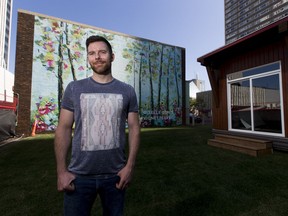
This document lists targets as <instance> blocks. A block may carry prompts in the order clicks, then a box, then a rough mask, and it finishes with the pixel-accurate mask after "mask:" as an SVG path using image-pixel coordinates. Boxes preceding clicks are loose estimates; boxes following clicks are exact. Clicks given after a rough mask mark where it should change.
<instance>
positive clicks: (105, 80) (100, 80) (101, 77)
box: [92, 72, 113, 83]
mask: <svg viewBox="0 0 288 216" xmlns="http://www.w3.org/2000/svg"><path fill="white" fill-rule="evenodd" d="M92 79H93V80H95V81H96V82H98V83H109V82H111V81H112V80H113V76H112V74H111V73H110V74H107V75H99V74H96V73H95V72H94V73H93V75H92Z"/></svg>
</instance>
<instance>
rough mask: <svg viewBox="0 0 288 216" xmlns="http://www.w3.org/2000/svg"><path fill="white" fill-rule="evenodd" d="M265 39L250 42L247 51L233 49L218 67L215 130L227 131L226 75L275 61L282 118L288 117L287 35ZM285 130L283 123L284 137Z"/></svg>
mask: <svg viewBox="0 0 288 216" xmlns="http://www.w3.org/2000/svg"><path fill="white" fill-rule="evenodd" d="M265 38H266V39H265V40H263V41H261V40H260V39H256V41H257V42H259V44H258V43H257V42H255V41H254V42H251V49H250V50H249V51H243V52H241V50H238V49H236V48H235V50H234V53H233V55H226V58H225V62H222V63H221V65H219V66H218V67H219V92H220V93H219V94H218V97H219V101H220V102H219V103H218V104H215V103H214V102H215V101H214V102H213V110H212V112H213V127H214V128H215V129H219V130H228V119H227V118H228V117H227V113H228V112H227V82H226V75H227V74H230V73H233V72H237V71H241V70H246V69H249V68H253V67H257V66H261V65H264V64H268V63H272V62H276V61H281V69H282V92H283V98H284V101H283V105H284V116H288V111H287V107H288V101H287V100H285V98H287V96H288V94H287V91H288V88H287V82H288V73H287V69H288V67H287V66H288V61H287V59H288V54H287V53H288V52H287V51H288V40H287V39H288V34H287V32H286V33H285V34H281V36H279V37H275V36H274V37H272V36H269V35H267V37H265ZM270 38H273V40H270ZM247 46H249V45H247ZM287 129H288V122H287V121H285V137H287V135H288V130H287Z"/></svg>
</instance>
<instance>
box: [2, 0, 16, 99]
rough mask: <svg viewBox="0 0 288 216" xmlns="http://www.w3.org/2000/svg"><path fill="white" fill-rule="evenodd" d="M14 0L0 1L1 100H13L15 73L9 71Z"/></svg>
mask: <svg viewBox="0 0 288 216" xmlns="http://www.w3.org/2000/svg"><path fill="white" fill-rule="evenodd" d="M12 2H13V0H1V1H0V101H8V102H13V96H14V93H13V86H14V74H13V73H11V72H9V71H8V68H9V52H10V36H11V34H10V33H11V21H12Z"/></svg>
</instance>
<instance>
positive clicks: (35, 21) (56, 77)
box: [15, 11, 186, 134]
mask: <svg viewBox="0 0 288 216" xmlns="http://www.w3.org/2000/svg"><path fill="white" fill-rule="evenodd" d="M92 34H98V35H103V36H105V37H106V38H107V39H108V40H109V41H110V42H111V44H112V46H113V50H114V53H115V54H116V59H115V61H114V62H113V65H112V74H113V76H114V77H115V78H117V79H119V80H121V81H124V82H126V83H128V84H130V85H132V86H133V87H134V88H135V90H136V94H137V97H138V102H139V108H140V109H139V114H140V117H141V125H142V126H167V125H171V124H172V125H180V124H183V123H185V94H186V93H185V49H184V48H181V47H175V46H172V45H167V44H162V43H159V42H155V41H150V40H146V39H142V38H137V37H133V36H128V35H125V34H121V33H116V32H111V31H108V30H104V29H99V28H96V27H92V26H87V25H83V24H79V23H74V22H71V21H67V20H62V19H59V18H55V17H49V16H45V15H41V14H36V13H31V12H26V11H19V13H18V29H17V46H16V65H15V91H16V92H17V93H19V95H20V100H19V101H20V102H19V103H20V106H19V124H18V127H17V132H20V131H21V133H26V134H27V133H28V134H29V133H30V132H29V131H31V127H32V125H33V124H34V123H36V125H37V130H38V131H39V132H40V131H50V130H51V131H53V130H55V128H56V127H57V124H58V115H59V110H60V106H61V100H62V96H63V93H64V90H65V88H66V86H67V85H68V83H69V82H71V81H73V80H79V79H84V78H86V77H89V76H91V75H92V71H91V69H90V68H89V66H88V64H87V62H86V60H87V59H86V47H85V41H86V38H87V37H88V36H90V35H92ZM24 62H25V63H24ZM27 63H28V64H27Z"/></svg>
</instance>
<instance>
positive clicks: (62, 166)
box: [54, 109, 75, 191]
mask: <svg viewBox="0 0 288 216" xmlns="http://www.w3.org/2000/svg"><path fill="white" fill-rule="evenodd" d="M73 123H74V116H73V112H71V111H68V110H66V109H61V112H60V118H59V124H58V126H57V129H56V132H55V140H54V150H55V157H56V165H57V176H58V179H57V189H58V191H64V190H73V189H74V186H73V184H72V181H73V180H74V179H75V176H74V175H73V174H72V173H70V172H68V170H67V164H66V161H67V155H68V150H69V148H70V145H71V137H72V126H73Z"/></svg>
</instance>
